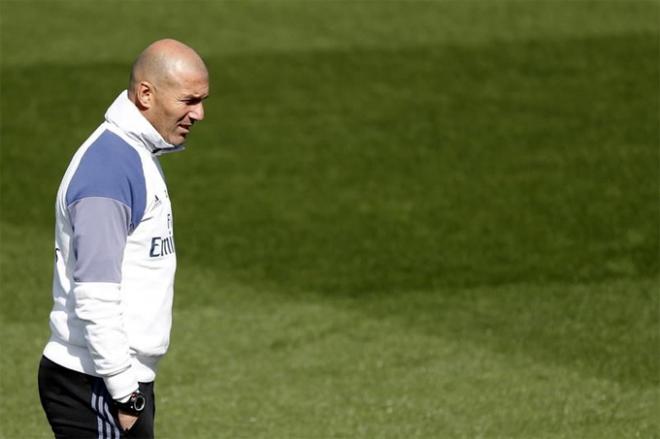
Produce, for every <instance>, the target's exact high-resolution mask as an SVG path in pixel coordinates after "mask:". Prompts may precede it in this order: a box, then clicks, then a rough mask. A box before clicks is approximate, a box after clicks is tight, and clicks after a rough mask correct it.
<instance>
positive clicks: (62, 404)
mask: <svg viewBox="0 0 660 439" xmlns="http://www.w3.org/2000/svg"><path fill="white" fill-rule="evenodd" d="M140 391H141V392H142V393H143V394H144V396H145V398H146V402H147V404H146V406H145V408H144V411H143V412H142V413H141V414H140V417H139V418H138V420H137V422H136V423H135V425H133V427H131V428H130V429H129V430H128V431H123V430H122V428H121V426H120V425H119V420H118V419H117V410H116V409H115V408H114V406H113V404H112V399H111V397H110V394H109V393H108V390H107V389H106V387H105V383H104V382H103V379H102V378H99V377H94V376H91V375H86V374H84V373H80V372H76V371H73V370H70V369H67V368H65V367H62V366H60V365H59V364H56V363H53V362H52V361H50V360H49V359H48V358H46V357H42V358H41V363H40V364H39V397H40V398H41V405H42V407H43V408H44V411H45V412H46V417H47V418H48V422H49V423H50V426H51V428H52V429H53V433H54V434H55V438H56V439H128V438H131V439H133V438H140V439H153V437H154V416H155V414H156V406H155V403H154V386H153V383H140Z"/></svg>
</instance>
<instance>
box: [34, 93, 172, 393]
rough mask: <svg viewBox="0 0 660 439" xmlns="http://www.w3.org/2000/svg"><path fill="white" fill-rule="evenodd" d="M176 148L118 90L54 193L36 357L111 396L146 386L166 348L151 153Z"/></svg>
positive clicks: (164, 227) (159, 198)
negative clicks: (44, 310)
mask: <svg viewBox="0 0 660 439" xmlns="http://www.w3.org/2000/svg"><path fill="white" fill-rule="evenodd" d="M180 149H182V147H181V146H178V147H176V146H174V145H170V144H168V143H166V142H165V140H163V138H162V137H161V136H160V135H159V134H158V132H157V131H156V130H155V129H154V127H153V126H152V125H151V124H150V123H149V122H148V121H147V119H145V118H144V116H142V114H141V113H140V112H139V111H138V109H137V107H135V105H134V104H133V103H132V102H131V101H129V99H128V97H127V93H126V91H124V92H123V93H121V94H120V95H119V97H117V99H116V100H115V101H114V103H113V104H112V105H111V106H110V108H108V111H107V112H106V114H105V122H103V123H102V124H101V125H100V126H99V127H98V128H97V129H96V131H94V133H93V134H92V135H91V136H90V137H89V138H88V139H87V140H86V141H85V142H84V143H83V144H82V146H80V148H79V149H78V151H77V152H76V153H75V155H74V156H73V159H72V160H71V163H70V164H69V167H68V169H67V171H66V173H65V175H64V177H63V179H62V182H61V184H60V187H59V190H58V193H57V202H56V205H55V215H56V222H55V269H54V277H53V300H54V304H53V309H52V312H51V313H50V328H51V337H50V340H49V341H48V343H47V345H46V348H45V350H44V355H45V356H46V357H47V358H49V359H50V360H51V361H53V362H55V363H58V364H60V365H61V366H64V367H66V368H69V369H73V370H75V371H79V372H83V373H85V374H89V375H94V376H100V377H102V378H103V379H104V381H105V384H106V387H107V388H108V391H109V392H110V394H111V395H112V397H113V398H114V399H118V400H121V399H125V398H126V397H127V396H128V395H130V394H131V393H132V392H133V391H135V390H137V388H138V384H137V383H138V381H140V382H150V381H153V380H154V379H155V376H156V366H157V363H158V361H159V360H160V358H161V357H162V356H163V355H164V354H165V352H166V351H167V348H168V345H169V336H170V326H171V321H172V298H173V286H174V271H175V269H176V256H175V248H174V235H173V231H172V226H173V220H172V209H171V205H170V200H169V197H168V194H167V187H166V185H165V180H164V178H163V174H162V171H161V168H160V165H159V163H158V157H157V156H158V155H160V154H162V153H164V152H172V151H177V150H180Z"/></svg>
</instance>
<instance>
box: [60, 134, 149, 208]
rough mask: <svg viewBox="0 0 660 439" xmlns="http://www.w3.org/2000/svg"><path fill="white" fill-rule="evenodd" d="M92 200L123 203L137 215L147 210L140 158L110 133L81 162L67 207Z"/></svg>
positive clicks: (131, 148)
mask: <svg viewBox="0 0 660 439" xmlns="http://www.w3.org/2000/svg"><path fill="white" fill-rule="evenodd" d="M89 197H100V198H109V199H113V200H116V201H119V202H120V203H123V204H125V205H127V206H128V207H130V208H131V210H133V211H134V213H137V211H140V210H142V211H143V210H144V204H145V201H146V185H145V178H144V171H143V166H142V160H141V158H140V155H139V154H138V152H137V151H136V150H135V148H133V147H132V146H131V145H130V144H128V143H127V142H126V141H125V140H124V139H122V138H121V137H120V136H118V135H117V134H115V133H113V132H112V131H110V130H105V131H103V132H101V133H100V134H99V136H98V137H97V138H96V139H94V140H93V141H92V143H91V144H90V145H89V147H88V148H87V149H86V150H85V152H84V153H83V155H82V157H81V158H80V162H79V163H78V166H77V167H76V170H75V173H74V174H73V177H72V178H71V181H70V183H69V185H68V188H67V191H66V205H67V206H70V205H71V204H73V203H75V202H76V201H79V200H81V199H83V198H89Z"/></svg>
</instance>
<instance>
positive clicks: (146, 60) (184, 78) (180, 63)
mask: <svg viewBox="0 0 660 439" xmlns="http://www.w3.org/2000/svg"><path fill="white" fill-rule="evenodd" d="M208 94H209V74H208V70H207V69H206V65H205V64H204V61H203V60H202V58H201V57H200V56H199V55H198V54H197V52H195V51H194V50H193V49H191V48H190V47H188V46H186V45H185V44H183V43H181V42H179V41H176V40H172V39H165V40H158V41H156V42H154V43H152V44H151V45H150V46H149V47H147V48H146V49H144V51H143V52H142V53H141V54H140V56H138V58H137V59H136V60H135V63H134V64H133V69H132V70H131V79H130V82H129V84H128V98H129V99H130V100H131V101H132V102H133V103H134V104H135V106H136V107H137V108H138V110H139V111H140V112H141V113H142V115H143V116H144V117H145V118H146V119H147V120H148V121H149V122H151V124H152V125H153V127H154V128H155V129H156V131H158V133H159V134H160V135H161V136H162V137H163V139H164V140H165V141H167V142H168V143H171V144H173V145H179V144H181V143H183V142H184V141H185V138H186V136H187V135H188V133H189V131H190V129H191V127H192V126H193V124H195V122H197V121H200V120H202V119H203V118H204V106H203V104H202V101H204V99H206V98H207V97H208Z"/></svg>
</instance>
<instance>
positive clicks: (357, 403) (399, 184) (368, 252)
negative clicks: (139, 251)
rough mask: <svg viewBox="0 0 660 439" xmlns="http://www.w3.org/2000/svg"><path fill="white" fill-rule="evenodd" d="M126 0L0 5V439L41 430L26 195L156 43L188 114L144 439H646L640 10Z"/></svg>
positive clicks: (650, 26) (39, 296) (648, 351)
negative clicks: (193, 104)
mask: <svg viewBox="0 0 660 439" xmlns="http://www.w3.org/2000/svg"><path fill="white" fill-rule="evenodd" d="M154 5H156V3H154V2H148V1H141V2H109V1H104V2H96V3H94V4H92V3H86V2H80V1H53V2H48V8H46V7H44V3H43V2H36V1H25V2H17V1H2V2H1V3H0V20H1V23H0V24H1V26H2V27H1V28H0V37H1V38H0V44H1V46H0V47H1V48H2V52H0V54H1V57H0V60H1V62H2V70H1V72H0V73H1V76H0V85H1V87H2V89H1V107H0V109H1V110H2V113H1V114H2V119H1V136H2V137H1V138H0V142H1V143H0V145H1V149H0V154H1V155H0V157H1V165H0V166H1V167H0V170H1V175H0V182H1V186H0V188H1V192H0V195H1V196H0V209H1V210H0V212H1V217H0V220H1V221H0V233H1V235H0V245H1V249H2V250H1V253H0V268H1V272H0V287H1V290H0V291H1V294H2V303H3V306H2V308H0V327H1V328H2V331H3V339H2V342H1V344H0V352H1V355H0V356H1V359H0V365H1V370H0V377H1V378H0V388H1V389H2V395H3V400H2V402H1V403H0V438H8V439H9V438H24V437H25V438H27V437H35V438H37V437H48V435H49V427H48V425H47V423H46V421H45V417H44V416H43V413H42V412H41V408H40V406H39V403H38V396H37V394H36V382H35V380H36V367H37V362H38V358H39V355H40V352H41V349H42V347H43V344H44V343H45V340H46V339H47V337H48V325H47V316H48V312H49V308H50V291H49V289H50V282H51V280H50V276H51V273H52V267H51V264H52V239H53V236H52V233H53V232H52V231H53V203H54V196H55V191H56V188H57V185H58V183H59V179H60V178H61V175H62V173H63V171H64V169H65V167H66V164H67V162H68V161H69V159H70V156H71V154H72V153H73V151H75V149H76V148H77V147H78V145H79V144H80V142H82V141H83V140H84V139H85V138H86V136H87V135H88V134H89V133H90V132H91V130H92V129H93V128H95V127H96V125H97V124H98V122H99V121H100V119H101V118H102V115H103V112H104V110H105V108H106V107H107V105H108V104H109V103H110V102H111V101H112V99H113V98H114V97H115V95H116V94H117V93H118V92H119V91H120V90H121V89H122V88H123V87H124V86H125V83H126V78H127V73H128V68H129V64H130V62H131V60H132V58H133V57H134V56H135V54H136V53H137V52H138V51H139V50H140V49H141V48H142V47H143V46H145V45H146V44H147V43H148V42H150V41H151V40H153V39H155V38H158V37H162V36H165V35H170V36H174V37H177V38H181V39H182V40H184V41H187V42H189V43H190V44H192V45H193V46H194V47H197V48H199V50H200V51H201V52H202V54H203V55H204V57H205V59H206V60H207V61H208V64H209V67H210V70H211V74H212V76H211V77H212V97H211V98H210V100H209V101H208V106H207V120H206V121H204V122H203V123H201V124H200V125H199V126H197V127H196V130H195V132H194V133H193V136H192V137H191V139H190V143H189V145H188V146H189V148H188V150H187V151H185V152H184V153H182V154H176V155H172V156H167V157H165V158H163V160H162V163H163V166H164V168H165V171H166V174H167V178H168V183H169V189H170V193H171V194H172V199H173V203H174V209H175V218H176V237H177V252H178V258H179V271H178V274H177V290H176V291H177V293H176V294H177V296H176V303H175V309H176V311H175V322H174V332H173V339H172V345H171V350H170V353H169V354H168V356H167V357H166V359H165V360H164V362H163V364H162V368H161V371H160V374H159V379H158V381H157V394H158V413H157V431H158V435H159V437H163V438H173V439H174V438H189V437H190V438H216V437H222V438H225V437H226V438H232V437H245V438H331V437H341V438H401V437H410V438H412V437H419V438H430V437H447V438H477V437H484V438H578V437H579V438H607V437H611V438H624V437H640V438H652V437H660V426H659V425H658V422H657V420H656V417H657V416H656V415H657V413H658V412H659V410H660V400H659V397H660V394H659V393H658V385H659V384H660V364H659V363H658V359H659V358H660V357H659V354H660V352H659V348H660V344H659V343H660V339H659V338H660V325H659V323H658V321H659V319H658V317H660V314H659V311H660V302H659V299H660V297H659V294H658V293H659V291H658V280H659V277H658V271H659V268H660V267H659V257H658V256H659V254H660V245H659V244H660V243H659V241H660V228H659V220H660V205H659V204H658V195H659V193H658V189H659V187H660V186H659V184H658V183H659V182H658V175H660V174H659V173H658V171H659V170H660V157H659V152H660V151H659V149H658V146H659V145H658V139H659V138H660V132H659V129H658V127H659V126H658V115H659V114H660V97H659V96H660V85H659V83H658V78H659V77H660V67H659V66H660V63H659V61H660V59H659V58H660V55H659V54H660V40H659V37H660V34H659V32H658V31H659V29H658V27H659V25H658V18H659V17H660V15H659V13H660V4H659V3H658V2H643V1H631V2H603V1H577V0H576V1H564V0H560V1H540V2H532V1H498V2H485V1H468V2H460V1H445V2H430V1H429V2H419V1H406V2H396V1H387V2H375V1H355V2H348V1H316V2H302V1H275V2H255V1H250V2H163V4H162V5H161V3H158V5H161V6H158V7H157V8H154ZM98 17H104V19H103V20H99V19H98ZM37 24H39V25H37ZM120 25H121V26H123V30H122V31H121V32H116V31H115V32H113V31H112V30H113V29H115V28H116V27H117V26H120Z"/></svg>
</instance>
